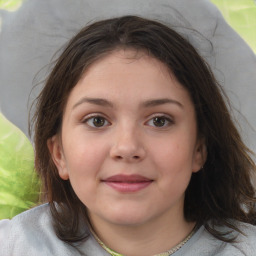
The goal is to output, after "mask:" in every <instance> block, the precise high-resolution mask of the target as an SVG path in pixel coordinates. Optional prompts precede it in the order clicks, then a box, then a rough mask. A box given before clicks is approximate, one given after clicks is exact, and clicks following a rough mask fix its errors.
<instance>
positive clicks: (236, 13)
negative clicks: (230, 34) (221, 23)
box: [211, 0, 256, 53]
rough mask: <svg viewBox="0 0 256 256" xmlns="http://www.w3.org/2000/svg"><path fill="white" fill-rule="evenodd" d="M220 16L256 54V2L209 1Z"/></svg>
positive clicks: (237, 0) (233, 0) (243, 0)
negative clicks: (218, 11)
mask: <svg viewBox="0 0 256 256" xmlns="http://www.w3.org/2000/svg"><path fill="white" fill-rule="evenodd" d="M211 1H212V2H213V3H214V4H215V5H216V6H217V7H218V8H219V10H220V11H221V13H222V15H223V16H224V18H225V19H226V21H227V22H228V23H229V25H230V26H232V27H233V28H234V29H235V30H236V31H237V32H238V33H239V34H240V35H241V37H242V38H243V39H244V40H245V41H246V42H247V43H248V44H249V45H250V47H251V48H252V49H253V51H254V52H255V53H256V1H255V0H211Z"/></svg>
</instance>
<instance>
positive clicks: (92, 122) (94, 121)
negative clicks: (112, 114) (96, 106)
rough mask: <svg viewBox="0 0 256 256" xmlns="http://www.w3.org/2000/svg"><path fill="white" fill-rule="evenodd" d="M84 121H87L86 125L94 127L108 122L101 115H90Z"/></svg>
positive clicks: (99, 126) (102, 125)
mask: <svg viewBox="0 0 256 256" xmlns="http://www.w3.org/2000/svg"><path fill="white" fill-rule="evenodd" d="M85 122H86V123H87V125H89V126H91V127H94V128H101V127H104V126H106V125H108V124H109V122H108V121H107V120H106V119H105V118H104V117H102V116H93V117H90V118H88V119H87V120H86V121H85Z"/></svg>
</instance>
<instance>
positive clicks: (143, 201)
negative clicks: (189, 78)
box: [48, 50, 204, 225]
mask: <svg viewBox="0 0 256 256" xmlns="http://www.w3.org/2000/svg"><path fill="white" fill-rule="evenodd" d="M135 55H136V56H135ZM48 147H49V149H50V152H51V154H52V157H53V160H54V162H55V164H56V166H57V168H58V171H59V175H60V177H61V178H62V179H64V180H67V179H69V180H70V182H71V184H72V187H73V189H74V191H75V193H76V194H77V196H78V197H79V199H80V200H81V201H82V202H83V203H84V205H86V207H87V209H88V211H89V216H90V218H91V219H92V220H99V221H101V222H103V223H108V224H115V225H141V224H145V223H150V222H153V221H155V220H161V219H163V220H164V219H165V218H177V216H183V203H184V193H185V190H186V188H187V186H188V184H189V181H190V178H191V175H192V173H193V172H197V171H198V170H199V169H200V168H201V166H202V165H203V162H204V153H203V143H202V141H201V140H200V139H199V138H198V135H197V125H196V117H195V110H194V106H193V103H192V101H191V99H190V96H189V94H188V92H187V91H186V90H185V89H184V88H183V87H182V86H181V85H180V84H179V83H178V81H177V80H176V79H175V77H174V76H173V75H172V74H171V73H170V71H169V70H168V69H167V67H166V66H165V65H164V64H163V63H161V62H160V61H158V60H156V59H154V58H152V57H150V56H148V55H146V54H144V53H139V54H138V53H136V54H135V52H133V51H132V50H126V51H124V50H119V51H115V52H113V53H111V54H110V55H108V56H106V57H104V58H103V59H101V60H99V61H97V62H96V63H94V64H93V65H92V66H91V67H90V68H89V69H88V70H87V71H86V73H85V74H84V75H83V77H82V78H81V79H80V81H79V82H78V83H77V85H76V86H75V87H74V89H73V90H72V91H71V94H70V96H69V98H68V101H67V105H66V108H65V111H64V116H63V123H62V130H61V134H59V135H56V136H54V137H53V138H51V139H50V140H49V141H48Z"/></svg>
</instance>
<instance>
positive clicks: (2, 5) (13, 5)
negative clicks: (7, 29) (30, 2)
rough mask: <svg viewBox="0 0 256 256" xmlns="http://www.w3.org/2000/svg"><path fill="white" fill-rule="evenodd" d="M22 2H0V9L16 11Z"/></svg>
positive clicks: (16, 0)
mask: <svg viewBox="0 0 256 256" xmlns="http://www.w3.org/2000/svg"><path fill="white" fill-rule="evenodd" d="M23 1H24V0H0V9H4V10H7V11H11V12H12V11H16V10H17V9H19V8H20V6H21V5H22V2H23Z"/></svg>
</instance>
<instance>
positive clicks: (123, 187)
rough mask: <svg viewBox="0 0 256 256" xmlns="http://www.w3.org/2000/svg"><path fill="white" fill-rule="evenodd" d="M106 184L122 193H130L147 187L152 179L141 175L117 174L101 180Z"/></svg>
mask: <svg viewBox="0 0 256 256" xmlns="http://www.w3.org/2000/svg"><path fill="white" fill-rule="evenodd" d="M102 182H104V183H105V184H106V185H108V186H110V187H111V188H113V189H115V190H117V191H118V192H122V193H132V192H137V191H140V190H142V189H144V188H146V187H148V186H149V185H150V184H151V183H152V182H153V180H151V179H148V178H146V177H144V176H141V175H134V174H133V175H123V174H118V175H114V176H110V177H108V178H107V179H105V180H102Z"/></svg>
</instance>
